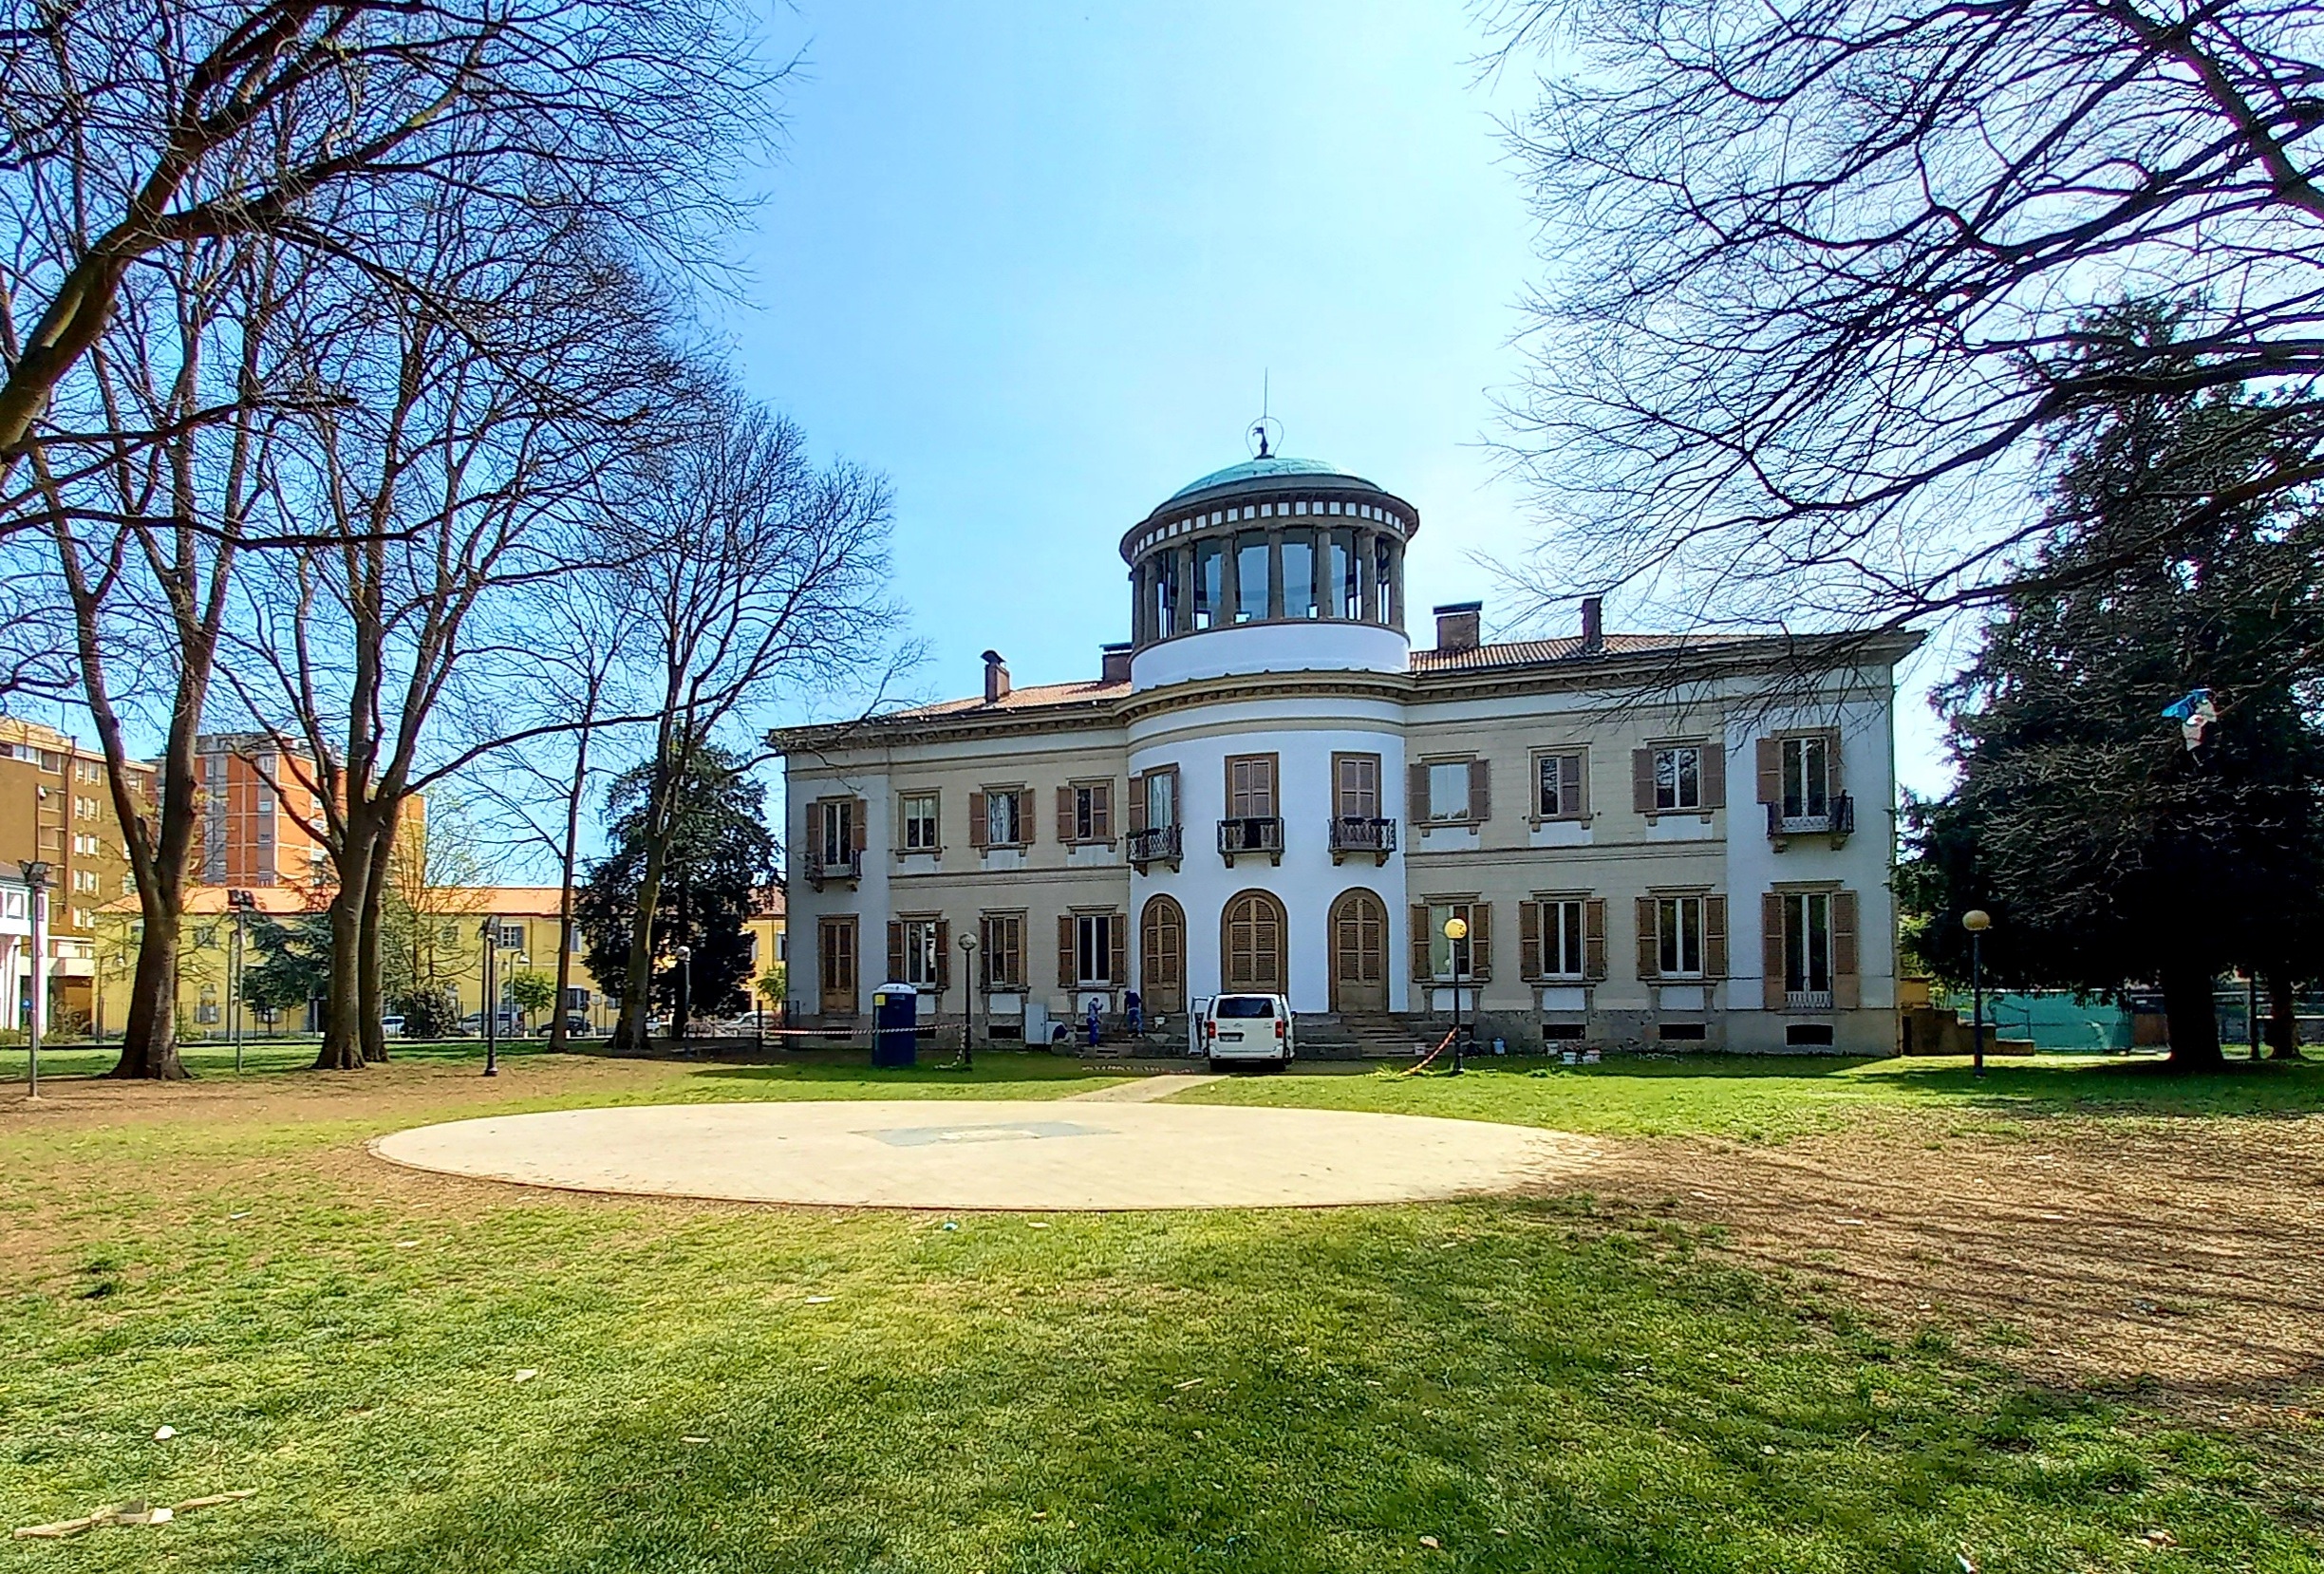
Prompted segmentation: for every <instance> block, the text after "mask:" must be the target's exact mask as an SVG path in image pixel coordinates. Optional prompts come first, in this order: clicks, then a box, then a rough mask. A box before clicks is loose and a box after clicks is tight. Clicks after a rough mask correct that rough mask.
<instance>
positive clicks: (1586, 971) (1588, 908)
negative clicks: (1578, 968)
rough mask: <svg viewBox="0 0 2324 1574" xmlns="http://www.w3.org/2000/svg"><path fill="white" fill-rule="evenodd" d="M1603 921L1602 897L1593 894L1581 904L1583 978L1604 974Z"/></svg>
mask: <svg viewBox="0 0 2324 1574" xmlns="http://www.w3.org/2000/svg"><path fill="white" fill-rule="evenodd" d="M1605 921H1606V905H1605V899H1604V898H1603V897H1599V896H1593V897H1591V898H1590V899H1589V900H1588V901H1586V902H1584V903H1583V904H1582V976H1583V977H1584V978H1585V979H1602V978H1603V977H1605V976H1606V922H1605Z"/></svg>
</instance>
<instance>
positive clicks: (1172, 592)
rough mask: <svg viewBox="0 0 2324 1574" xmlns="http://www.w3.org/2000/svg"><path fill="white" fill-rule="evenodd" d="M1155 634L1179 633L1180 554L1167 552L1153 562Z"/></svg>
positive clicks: (1158, 635) (1159, 635) (1157, 635)
mask: <svg viewBox="0 0 2324 1574" xmlns="http://www.w3.org/2000/svg"><path fill="white" fill-rule="evenodd" d="M1153 597H1154V634H1155V636H1156V637H1157V638H1158V637H1161V636H1165V635H1169V634H1174V633H1176V632H1177V631H1178V554H1177V553H1175V552H1165V553H1161V554H1160V555H1159V556H1157V557H1156V558H1155V559H1154V560H1153Z"/></svg>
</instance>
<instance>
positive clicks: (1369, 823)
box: [1331, 815, 1396, 864]
mask: <svg viewBox="0 0 2324 1574" xmlns="http://www.w3.org/2000/svg"><path fill="white" fill-rule="evenodd" d="M1395 851H1396V821H1394V820H1382V819H1365V818H1363V817H1362V816H1360V815H1339V816H1337V817H1335V818H1334V819H1333V820H1332V822H1331V855H1332V862H1333V863H1335V864H1337V863H1339V862H1340V860H1341V859H1343V858H1346V857H1348V856H1350V855H1354V856H1356V857H1359V858H1361V857H1367V856H1368V857H1370V858H1371V860H1372V861H1373V862H1374V863H1375V864H1384V863H1386V862H1387V861H1388V854H1389V853H1394V852H1395Z"/></svg>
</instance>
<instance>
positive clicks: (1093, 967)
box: [1073, 912, 1120, 988]
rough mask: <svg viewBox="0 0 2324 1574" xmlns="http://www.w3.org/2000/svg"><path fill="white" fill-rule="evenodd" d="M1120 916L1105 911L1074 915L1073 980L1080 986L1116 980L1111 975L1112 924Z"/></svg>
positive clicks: (1118, 919)
mask: <svg viewBox="0 0 2324 1574" xmlns="http://www.w3.org/2000/svg"><path fill="white" fill-rule="evenodd" d="M1119 921H1120V915H1119V914H1116V913H1107V912H1080V913H1076V914H1074V921H1073V927H1074V983H1075V984H1076V985H1078V986H1079V987H1082V988H1103V987H1106V986H1108V985H1111V984H1116V983H1119V982H1120V981H1119V980H1117V979H1115V977H1114V927H1115V924H1116V923H1118V922H1119Z"/></svg>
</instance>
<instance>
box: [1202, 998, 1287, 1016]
mask: <svg viewBox="0 0 2324 1574" xmlns="http://www.w3.org/2000/svg"><path fill="white" fill-rule="evenodd" d="M1210 1015H1212V1016H1213V1017H1272V1016H1273V1015H1275V1002H1273V1001H1271V1000H1269V999H1267V998H1266V997H1265V995H1228V996H1225V997H1224V998H1222V999H1221V1000H1220V1001H1219V1002H1217V1003H1216V1004H1214V1005H1213V1006H1211V1007H1210Z"/></svg>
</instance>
